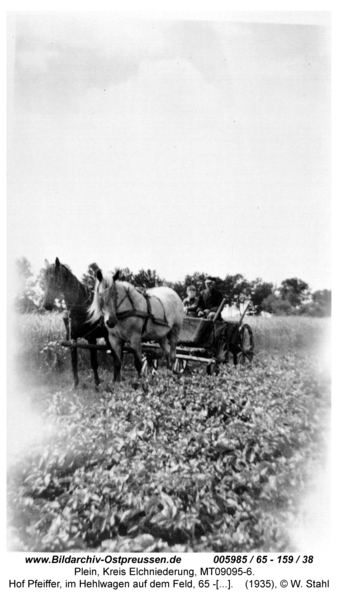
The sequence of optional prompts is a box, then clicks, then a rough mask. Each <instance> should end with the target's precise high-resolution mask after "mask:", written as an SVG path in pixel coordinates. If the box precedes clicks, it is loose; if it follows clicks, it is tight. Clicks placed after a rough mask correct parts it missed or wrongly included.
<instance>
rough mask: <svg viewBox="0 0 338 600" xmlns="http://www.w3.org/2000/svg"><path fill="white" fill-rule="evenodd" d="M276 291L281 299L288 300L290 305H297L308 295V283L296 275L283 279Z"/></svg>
mask: <svg viewBox="0 0 338 600" xmlns="http://www.w3.org/2000/svg"><path fill="white" fill-rule="evenodd" d="M278 291H279V292H280V297H281V299H282V300H287V301H288V302H290V304H291V306H299V305H300V304H302V302H304V301H305V300H307V299H308V298H309V295H310V289H309V286H308V284H307V283H305V281H302V280H301V279H298V278H297V277H292V278H291V279H284V281H282V284H281V287H280V288H279V289H278Z"/></svg>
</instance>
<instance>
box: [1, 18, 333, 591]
mask: <svg viewBox="0 0 338 600" xmlns="http://www.w3.org/2000/svg"><path fill="white" fill-rule="evenodd" d="M7 36H8V37H7V127H8V138H7V140H8V141H7V144H8V145H7V165H8V170H7V239H8V244H7V257H8V261H7V271H8V278H7V279H8V288H7V289H8V293H7V297H8V318H7V329H8V336H7V356H8V386H7V388H8V393H7V475H8V484H7V503H8V505H7V506H8V508H7V534H8V541H7V551H8V552H13V553H49V555H50V553H53V555H54V553H55V554H58V553H67V554H68V553H70V554H71V555H73V556H76V555H79V554H80V553H96V554H100V555H104V554H107V553H108V554H111V555H113V554H114V555H115V554H123V553H137V556H139V555H142V554H143V553H150V554H153V555H155V553H156V555H162V554H167V555H168V556H170V555H176V556H178V555H182V556H184V555H187V554H189V553H190V554H191V553H193V554H200V553H214V554H215V555H219V556H225V555H228V554H229V555H232V556H238V555H244V554H245V555H250V553H263V554H264V555H269V556H270V555H271V556H272V555H276V556H282V555H285V554H286V555H290V556H291V557H293V556H294V555H295V553H299V556H301V560H302V561H303V562H308V563H310V564H309V565H308V571H307V572H308V575H307V576H306V577H311V562H312V560H313V556H315V555H316V553H320V552H325V551H326V549H327V548H328V546H329V544H330V531H331V515H330V500H331V498H330V486H331V466H330V436H331V433H330V429H331V413H330V405H331V341H330V332H331V290H332V280H331V240H330V236H331V234H330V228H331V172H330V171H331V168H330V160H331V150H330V144H331V141H330V137H331V24H330V13H329V12H319V11H295V12H291V11H289V12H281V11H280V12H279V11H271V12H258V11H257V12H250V13H249V12H242V13H232V12H219V13H217V14H216V13H210V14H208V13H207V12H204V13H198V12H196V13H189V12H187V13H181V14H180V13H172V14H171V13H170V12H166V13H164V12H163V13H151V12H146V11H143V12H142V10H140V11H138V12H137V13H136V12H135V13H133V14H128V13H123V12H121V13H118V12H117V11H96V12H95V11H86V10H83V11H81V10H79V11H66V10H53V11H48V10H46V11H42V10H41V11H12V12H8V13H7ZM304 557H305V559H306V560H303V559H304ZM311 559H312V560H311ZM220 562H222V561H221V560H220ZM232 562H234V561H232ZM237 562H240V560H238V561H237ZM284 562H286V561H284ZM289 562H292V561H291V560H290V561H289ZM210 566H212V564H211V563H210ZM213 566H218V567H220V566H221V565H220V564H219V565H216V564H215V565H213ZM222 566H224V565H222ZM228 566H229V565H228ZM230 566H231V565H230ZM238 566H239V565H238V564H237V567H238ZM242 566H243V565H242ZM177 569H178V567H177ZM94 570H95V569H94ZM101 571H102V569H101ZM101 571H100V573H98V574H97V575H98V577H97V580H100V582H104V581H108V580H109V577H108V574H107V573H102V572H101ZM187 571H188V572H187V573H184V576H185V580H187V581H188V583H189V585H187V586H186V587H187V588H189V587H193V580H194V577H195V579H196V577H197V576H196V573H195V574H192V573H190V570H187ZM89 575H91V577H90V580H93V581H96V574H95V573H92V574H90V573H89ZM131 575H132V574H131ZM155 575H156V574H155ZM119 577H120V579H119ZM177 577H178V578H179V577H180V573H177ZM247 578H248V579H250V578H249V574H248V577H247ZM74 579H76V578H74ZM115 579H116V581H119V580H121V581H122V580H123V573H120V575H119V576H118V577H116V578H115ZM190 579H191V581H190ZM201 579H203V577H202V578H201ZM204 579H205V578H204ZM326 579H327V578H326V576H324V575H323V576H322V578H321V581H322V584H321V586H320V585H315V582H314V583H313V585H312V584H311V585H312V587H321V589H322V588H325V587H326V585H324V583H325V582H326ZM110 580H111V578H110ZM131 580H132V578H131ZM159 581H160V580H159ZM194 581H195V580H194ZM190 583H191V586H190ZM26 585H27V584H26ZM76 585H78V583H76ZM84 585H85V584H84ZM93 585H94V584H93ZM97 585H99V584H97ZM100 585H101V583H100ZM116 585H117V584H116ZM131 585H132V584H131ZM154 585H155V584H154ZM177 585H179V584H177ZM194 585H197V583H194ZM215 585H216V584H215ZM224 585H225V584H224ZM304 585H305V583H304ZM311 585H309V586H308V587H311ZM94 587H95V586H94ZM182 587H183V586H182ZM114 589H117V588H114ZM172 591H173V592H174V593H175V590H174V589H173V590H172ZM42 593H43V592H42ZM285 593H287V592H285ZM323 593H324V592H323Z"/></svg>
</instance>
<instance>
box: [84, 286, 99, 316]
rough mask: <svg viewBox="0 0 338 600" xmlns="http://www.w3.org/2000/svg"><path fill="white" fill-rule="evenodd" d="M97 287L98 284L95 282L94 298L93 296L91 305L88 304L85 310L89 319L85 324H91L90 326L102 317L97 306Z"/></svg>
mask: <svg viewBox="0 0 338 600" xmlns="http://www.w3.org/2000/svg"><path fill="white" fill-rule="evenodd" d="M98 286H99V282H98V281H97V282H96V284H95V289H94V296H93V300H92V303H91V304H90V306H89V307H88V309H87V314H88V316H89V318H88V319H87V321H86V322H87V323H91V324H93V323H96V322H97V321H99V320H100V318H101V316H102V315H101V309H100V304H99V297H98Z"/></svg>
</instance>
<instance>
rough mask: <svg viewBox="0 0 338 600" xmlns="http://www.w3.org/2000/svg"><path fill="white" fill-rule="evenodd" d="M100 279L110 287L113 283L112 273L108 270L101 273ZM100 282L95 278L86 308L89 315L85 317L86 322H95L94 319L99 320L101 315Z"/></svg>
mask: <svg viewBox="0 0 338 600" xmlns="http://www.w3.org/2000/svg"><path fill="white" fill-rule="evenodd" d="M102 281H105V282H107V286H109V289H110V288H111V285H112V283H113V274H112V273H110V272H107V273H102ZM100 284H101V282H100V281H99V280H98V279H96V282H95V287H94V295H93V299H92V302H91V304H90V306H89V307H88V309H87V314H88V316H89V318H88V319H87V322H88V323H92V324H93V323H96V321H99V320H100V319H101V317H102V314H101V306H100V297H99V286H100Z"/></svg>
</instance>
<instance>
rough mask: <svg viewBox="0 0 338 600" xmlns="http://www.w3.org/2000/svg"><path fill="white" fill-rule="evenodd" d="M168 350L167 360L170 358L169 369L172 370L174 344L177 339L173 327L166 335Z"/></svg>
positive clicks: (174, 356) (174, 355) (175, 344)
mask: <svg viewBox="0 0 338 600" xmlns="http://www.w3.org/2000/svg"><path fill="white" fill-rule="evenodd" d="M167 338H168V341H169V346H170V351H169V360H170V369H171V370H172V369H173V367H174V364H175V360H176V346H177V340H178V332H177V331H176V330H175V327H173V329H172V330H171V331H169V333H168V335H167Z"/></svg>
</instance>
